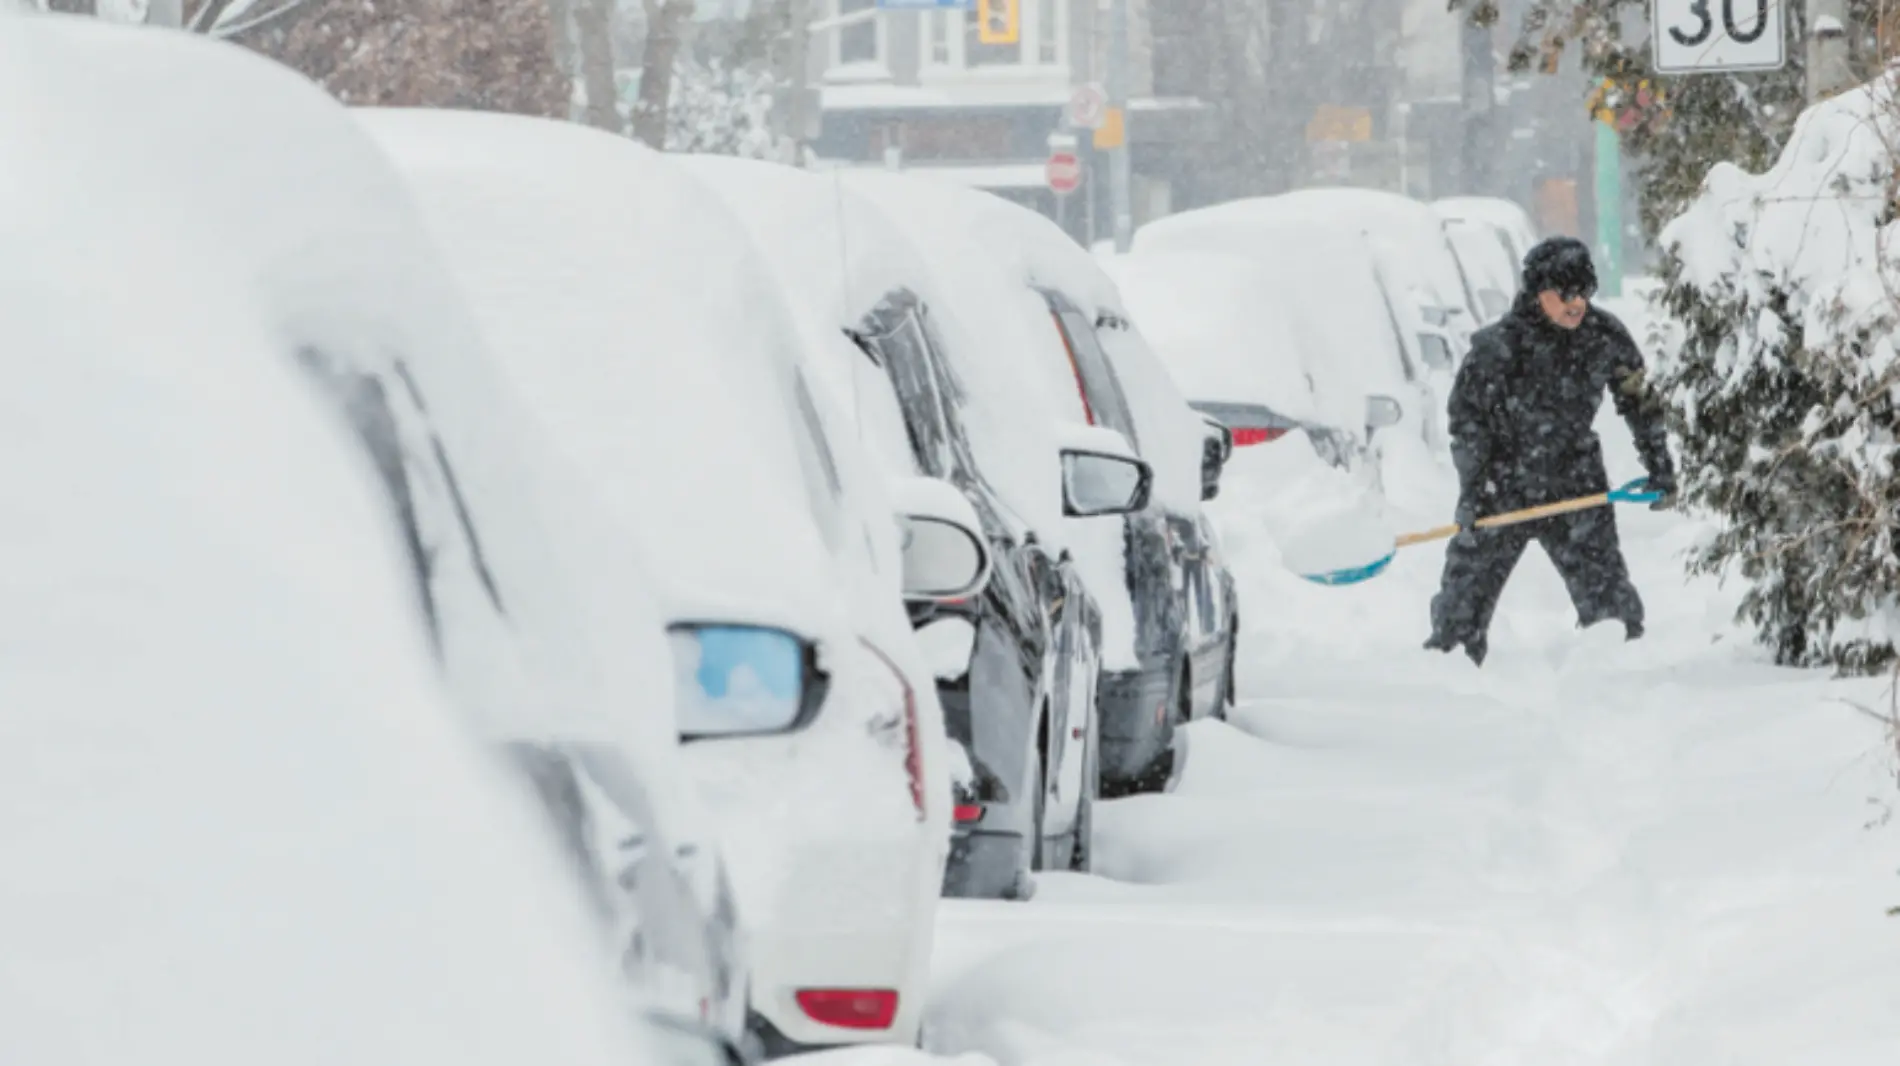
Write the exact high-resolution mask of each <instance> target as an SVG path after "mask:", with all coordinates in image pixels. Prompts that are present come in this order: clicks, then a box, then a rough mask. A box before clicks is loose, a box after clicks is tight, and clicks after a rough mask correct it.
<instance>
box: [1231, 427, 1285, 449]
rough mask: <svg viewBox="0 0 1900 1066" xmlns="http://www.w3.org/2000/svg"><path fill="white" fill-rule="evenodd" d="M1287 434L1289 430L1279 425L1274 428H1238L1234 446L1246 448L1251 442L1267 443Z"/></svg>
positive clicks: (1235, 432) (1235, 431) (1235, 433)
mask: <svg viewBox="0 0 1900 1066" xmlns="http://www.w3.org/2000/svg"><path fill="white" fill-rule="evenodd" d="M1286 434H1287V431H1286V430H1285V429H1281V428H1278V427H1276V428H1273V429H1237V430H1234V447H1236V448H1245V447H1247V446H1248V445H1250V444H1265V443H1267V442H1268V441H1273V440H1279V439H1280V438H1281V437H1284V436H1286Z"/></svg>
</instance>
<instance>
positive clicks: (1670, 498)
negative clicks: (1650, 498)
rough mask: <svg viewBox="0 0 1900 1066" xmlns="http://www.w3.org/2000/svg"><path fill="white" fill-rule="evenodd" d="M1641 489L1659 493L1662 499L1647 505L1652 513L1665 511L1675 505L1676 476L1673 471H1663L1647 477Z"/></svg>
mask: <svg viewBox="0 0 1900 1066" xmlns="http://www.w3.org/2000/svg"><path fill="white" fill-rule="evenodd" d="M1643 489H1644V490H1645V491H1647V492H1660V493H1662V499H1660V500H1657V501H1655V502H1654V503H1651V504H1650V505H1649V509H1650V510H1652V511H1666V510H1668V509H1669V508H1671V507H1674V506H1675V505H1676V474H1675V471H1673V470H1663V471H1661V472H1659V473H1653V474H1651V475H1649V478H1648V479H1647V480H1646V481H1644V483H1643Z"/></svg>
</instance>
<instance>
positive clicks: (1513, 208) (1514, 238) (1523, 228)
mask: <svg viewBox="0 0 1900 1066" xmlns="http://www.w3.org/2000/svg"><path fill="white" fill-rule="evenodd" d="M1432 210H1434V211H1436V212H1438V216H1439V217H1440V218H1443V219H1446V220H1447V221H1451V220H1457V221H1461V222H1474V223H1484V224H1485V225H1488V226H1490V227H1491V228H1492V229H1493V230H1495V231H1496V232H1497V234H1498V238H1497V239H1498V240H1499V241H1501V242H1502V243H1503V245H1504V252H1505V254H1506V255H1507V256H1509V257H1510V260H1511V264H1512V268H1513V273H1514V274H1515V273H1516V272H1517V271H1518V270H1521V268H1522V267H1523V265H1524V257H1525V256H1527V255H1529V254H1530V251H1531V249H1532V248H1533V247H1535V246H1536V244H1537V241H1538V236H1537V223H1535V222H1533V221H1532V220H1531V216H1530V212H1528V211H1526V210H1524V208H1523V207H1521V206H1519V205H1518V204H1516V203H1515V202H1513V201H1510V200H1504V199H1500V198H1497V197H1491V196H1451V197H1447V198H1445V199H1442V200H1434V201H1432Z"/></svg>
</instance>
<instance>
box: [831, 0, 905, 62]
mask: <svg viewBox="0 0 1900 1066" xmlns="http://www.w3.org/2000/svg"><path fill="white" fill-rule="evenodd" d="M845 2H846V0H827V3H826V5H825V14H826V18H825V20H824V25H823V26H822V27H821V28H822V29H823V31H824V34H825V38H826V59H827V61H828V62H827V66H826V69H827V71H828V72H829V71H836V70H876V71H884V72H888V71H889V70H890V54H891V40H890V25H889V21H888V20H887V19H885V18H884V11H883V9H881V8H879V7H878V6H877V4H876V3H875V0H873V2H872V3H871V6H869V7H865V8H860V9H858V10H854V11H846V10H844V4H845ZM867 22H868V23H870V24H871V26H872V33H873V35H874V43H873V45H872V56H871V58H870V59H853V60H849V61H847V60H845V58H844V32H845V30H847V29H851V28H853V27H856V26H860V25H863V24H864V23H867Z"/></svg>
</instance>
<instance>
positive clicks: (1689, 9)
mask: <svg viewBox="0 0 1900 1066" xmlns="http://www.w3.org/2000/svg"><path fill="white" fill-rule="evenodd" d="M1786 3H1787V0H1653V5H1652V7H1651V9H1650V20H1649V25H1650V28H1651V30H1650V32H1651V34H1652V39H1653V41H1654V42H1655V49H1656V71H1657V73H1659V74H1713V73H1718V72H1724V71H1737V70H1779V69H1780V68H1781V67H1782V66H1783V65H1784V64H1786V63H1787V61H1788V31H1787V22H1786V20H1785V18H1784V12H1783V7H1784V5H1785V4H1786Z"/></svg>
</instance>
